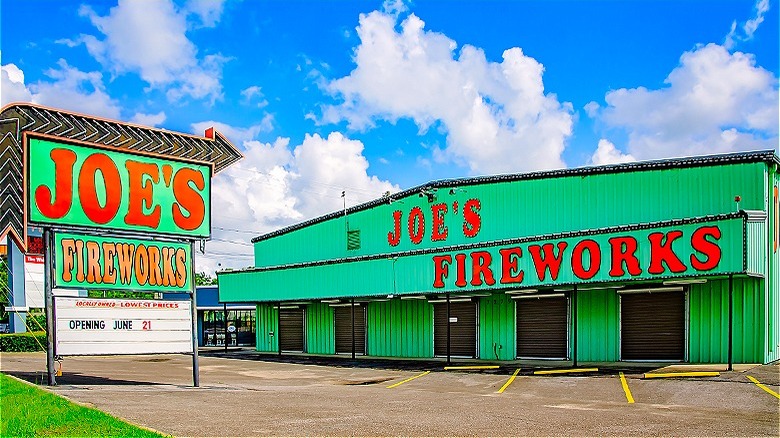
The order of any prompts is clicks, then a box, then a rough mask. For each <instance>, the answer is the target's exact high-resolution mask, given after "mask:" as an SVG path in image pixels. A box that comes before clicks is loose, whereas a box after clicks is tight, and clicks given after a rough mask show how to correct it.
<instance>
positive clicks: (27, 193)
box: [22, 132, 214, 240]
mask: <svg viewBox="0 0 780 438" xmlns="http://www.w3.org/2000/svg"><path fill="white" fill-rule="evenodd" d="M31 140H43V141H48V142H51V143H56V144H61V145H63V146H66V147H67V146H75V147H78V148H89V149H94V150H95V151H96V152H103V153H113V154H120V155H123V156H127V157H132V156H138V157H142V158H150V159H154V160H161V161H168V162H171V163H175V164H178V165H182V166H202V167H206V168H207V169H208V174H204V175H203V176H204V181H205V186H204V190H203V195H204V198H203V201H204V208H205V214H204V221H205V222H207V224H208V225H207V226H206V229H207V231H206V232H205V233H187V232H167V231H158V230H153V229H148V228H144V227H140V226H138V227H116V226H111V225H106V226H101V225H99V224H89V225H79V224H70V223H64V222H57V221H34V220H31V216H32V214H31V212H32V208H33V202H34V201H33V200H32V199H30V198H31V196H32V193H33V190H34V189H33V188H32V187H31V186H30V184H31V178H30V173H31V169H32V163H31V162H30V161H31V152H30V147H31V143H30V141H31ZM22 143H23V154H24V157H23V162H24V164H25V166H24V167H25V168H24V175H23V183H22V186H23V192H24V193H23V201H24V221H25V223H29V224H32V225H36V226H41V227H44V226H45V227H56V228H62V229H66V230H72V231H75V232H79V231H83V230H86V229H99V230H104V231H111V232H127V233H150V234H154V235H158V236H166V237H169V238H181V239H189V240H198V239H209V238H210V237H211V224H212V221H211V219H212V217H211V204H212V195H211V179H212V178H213V176H214V164H213V163H210V162H208V161H199V160H191V159H183V158H179V157H172V156H168V155H163V154H160V153H156V152H145V151H135V150H128V149H124V148H120V147H116V146H109V145H105V144H99V143H93V142H88V141H82V140H73V139H65V138H62V137H57V136H53V135H48V134H41V133H36V132H23V133H22ZM74 183H75V181H74ZM74 190H77V187H74ZM123 203H124V201H121V204H123ZM121 204H120V205H121ZM72 207H75V203H74V205H73V206H72Z"/></svg>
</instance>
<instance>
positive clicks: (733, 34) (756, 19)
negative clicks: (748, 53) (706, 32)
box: [723, 0, 769, 50]
mask: <svg viewBox="0 0 780 438" xmlns="http://www.w3.org/2000/svg"><path fill="white" fill-rule="evenodd" d="M768 10H769V0H756V5H755V15H754V16H753V18H751V19H749V20H747V21H746V22H745V23H744V24H743V25H742V26H741V27H738V26H737V21H736V20H735V21H734V22H733V23H731V30H730V31H729V33H728V35H726V39H725V42H724V43H723V46H724V47H725V48H726V49H728V50H732V49H733V48H734V47H735V46H736V45H737V43H738V42H740V41H750V40H752V39H753V35H754V34H755V33H756V31H757V30H758V26H759V25H760V24H761V23H763V22H764V15H765V14H766V13H767V11H768Z"/></svg>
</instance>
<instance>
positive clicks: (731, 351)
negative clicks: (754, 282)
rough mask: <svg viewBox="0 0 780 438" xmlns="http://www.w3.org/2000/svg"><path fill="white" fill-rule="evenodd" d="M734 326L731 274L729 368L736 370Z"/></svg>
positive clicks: (732, 277) (732, 275)
mask: <svg viewBox="0 0 780 438" xmlns="http://www.w3.org/2000/svg"><path fill="white" fill-rule="evenodd" d="M733 326H734V274H729V367H728V370H729V371H731V370H733V369H734V348H733Z"/></svg>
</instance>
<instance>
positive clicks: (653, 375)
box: [644, 371, 720, 379]
mask: <svg viewBox="0 0 780 438" xmlns="http://www.w3.org/2000/svg"><path fill="white" fill-rule="evenodd" d="M718 376H720V373H719V372H717V371H690V372H686V373H645V374H644V378H645V379H664V378H668V377H718Z"/></svg>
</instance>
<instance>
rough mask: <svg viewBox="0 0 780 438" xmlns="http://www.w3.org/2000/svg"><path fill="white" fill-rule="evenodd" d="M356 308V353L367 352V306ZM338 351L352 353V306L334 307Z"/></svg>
mask: <svg viewBox="0 0 780 438" xmlns="http://www.w3.org/2000/svg"><path fill="white" fill-rule="evenodd" d="M354 309H355V354H366V308H365V307H363V306H359V305H356V306H354ZM333 310H334V320H335V325H336V353H349V354H351V353H352V307H334V308H333Z"/></svg>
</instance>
